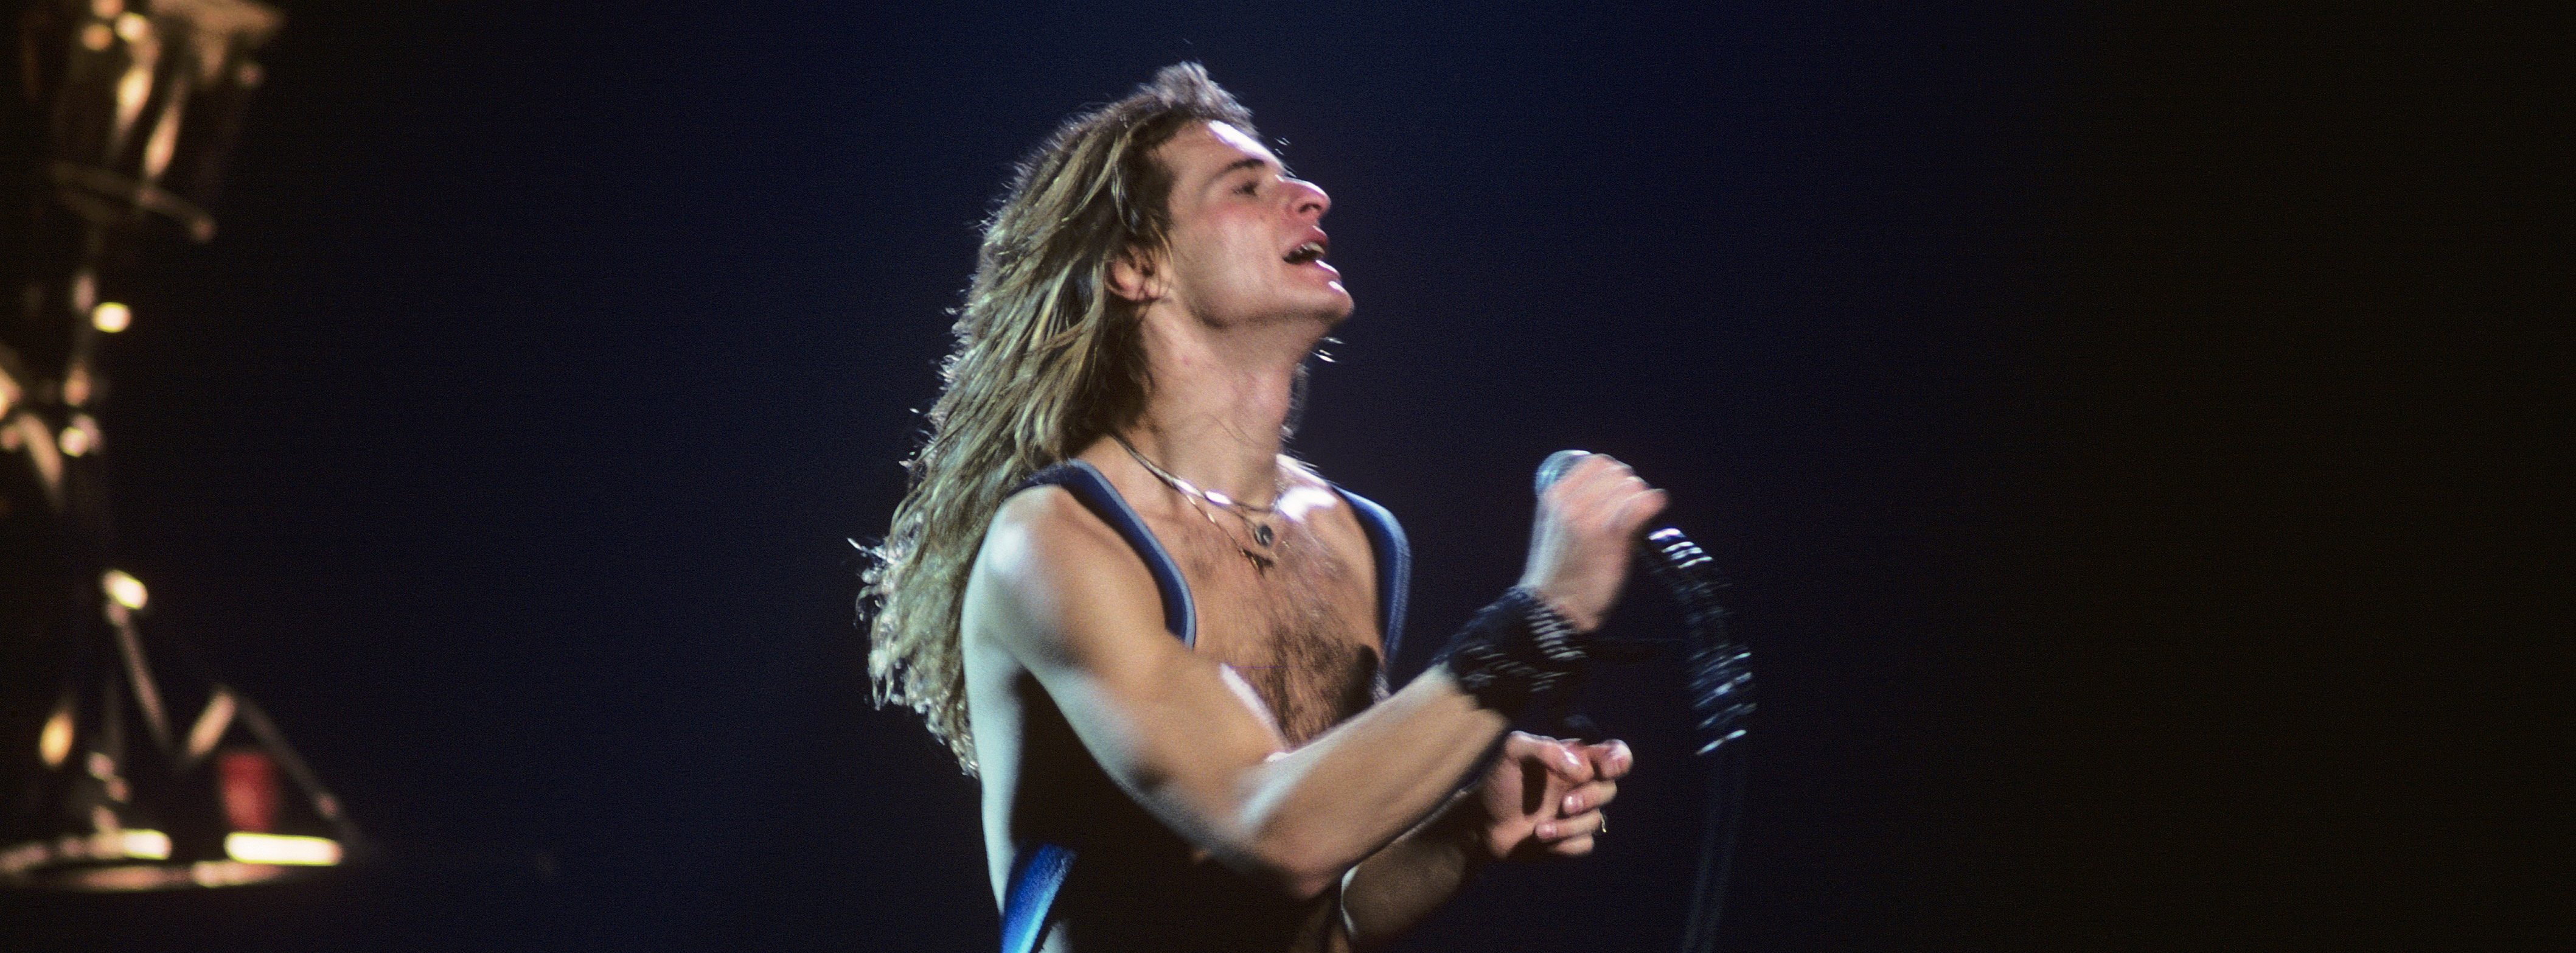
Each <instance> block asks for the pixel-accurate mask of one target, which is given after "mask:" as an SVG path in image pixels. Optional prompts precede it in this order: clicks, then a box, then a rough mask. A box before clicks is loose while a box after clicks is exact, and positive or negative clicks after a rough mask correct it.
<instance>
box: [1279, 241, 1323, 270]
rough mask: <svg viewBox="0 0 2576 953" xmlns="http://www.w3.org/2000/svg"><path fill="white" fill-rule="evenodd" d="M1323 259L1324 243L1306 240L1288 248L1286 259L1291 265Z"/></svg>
mask: <svg viewBox="0 0 2576 953" xmlns="http://www.w3.org/2000/svg"><path fill="white" fill-rule="evenodd" d="M1323 259H1324V243H1323V242H1307V243H1305V244H1303V245H1299V246H1297V247H1296V248H1294V249H1290V250H1289V252H1288V257H1287V259H1286V261H1287V262H1288V263H1289V264H1291V265H1303V264H1306V263H1308V262H1314V261H1322V260H1323Z"/></svg>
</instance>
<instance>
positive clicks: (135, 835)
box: [116, 830, 170, 860]
mask: <svg viewBox="0 0 2576 953" xmlns="http://www.w3.org/2000/svg"><path fill="white" fill-rule="evenodd" d="M116 841H117V844H116V847H117V850H116V852H117V853H121V854H124V855H125V856H127V857H139V858H142V859H144V860H169V859H170V835H168V834H164V833H161V832H160V831H147V830H131V831H118V832H116Z"/></svg>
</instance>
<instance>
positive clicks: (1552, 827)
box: [1474, 731, 1636, 859]
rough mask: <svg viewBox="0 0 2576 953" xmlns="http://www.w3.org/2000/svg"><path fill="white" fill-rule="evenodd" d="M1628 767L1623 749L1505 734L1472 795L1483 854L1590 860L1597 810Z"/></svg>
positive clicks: (1619, 744) (1598, 825)
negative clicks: (1586, 857) (1499, 751)
mask: <svg viewBox="0 0 2576 953" xmlns="http://www.w3.org/2000/svg"><path fill="white" fill-rule="evenodd" d="M1635 764H1636V756H1635V755H1634V754H1632V753H1631V752H1629V750H1628V743H1627V742H1624V741H1618V740H1615V739H1614V740H1610V741H1604V742H1601V743H1598V744H1588V745H1587V744H1582V743H1579V742H1572V741H1565V740H1561V739H1557V738H1545V737H1540V736H1538V735H1533V734H1529V733H1527V732H1519V731H1515V732H1512V733H1511V735H1510V736H1509V737H1506V738H1504V739H1503V750H1502V754H1501V755H1500V756H1499V757H1497V758H1495V759H1494V765H1493V767H1492V768H1490V769H1488V770H1487V771H1486V772H1485V781H1484V783H1483V784H1482V785H1480V786H1478V788H1477V790H1476V793H1475V795H1474V803H1475V804H1476V805H1477V806H1479V807H1481V808H1482V809H1483V818H1482V820H1483V822H1484V823H1483V830H1482V835H1483V836H1482V838H1481V841H1482V846H1483V847H1484V848H1485V850H1486V851H1487V853H1488V854H1489V855H1490V856H1492V857H1494V858H1496V859H1501V858H1505V857H1532V856H1541V855H1554V856H1559V857H1581V856H1583V855H1585V854H1589V853H1591V852H1592V845H1593V838H1594V837H1595V836H1596V835H1598V834H1599V833H1601V831H1602V830H1603V823H1604V822H1603V818H1602V814H1601V807H1602V805H1605V804H1608V803H1610V799H1611V798H1613V797H1615V796H1617V795H1618V793H1619V783H1618V780H1619V778H1621V777H1623V776H1626V775H1627V773H1628V769H1629V768H1631V767H1634V766H1635Z"/></svg>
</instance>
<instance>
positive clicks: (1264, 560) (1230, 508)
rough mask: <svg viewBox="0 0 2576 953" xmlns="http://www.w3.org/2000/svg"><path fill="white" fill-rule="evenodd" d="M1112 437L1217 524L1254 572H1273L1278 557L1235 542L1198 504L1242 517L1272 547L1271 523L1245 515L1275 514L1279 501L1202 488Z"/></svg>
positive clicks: (1258, 539) (1254, 535)
mask: <svg viewBox="0 0 2576 953" xmlns="http://www.w3.org/2000/svg"><path fill="white" fill-rule="evenodd" d="M1109 438H1110V439H1112V440H1116V441H1118V445H1119V446H1120V447H1124V448H1126V450H1127V455H1128V456H1130V457H1134V458H1135V459H1136V465H1138V466H1141V467H1144V468H1145V472H1147V473H1151V474H1153V475H1154V479H1157V480H1160V481H1162V482H1163V485H1164V486H1168V487H1171V488H1172V490H1173V491H1174V492H1177V493H1179V494H1180V495H1181V499H1183V500H1186V501H1188V502H1189V504H1190V509H1193V510H1197V511H1198V514H1199V516H1201V517H1203V518H1205V519H1206V520H1207V521H1208V525H1210V526H1214V527H1216V531H1217V532H1218V533H1219V534H1221V535H1223V536H1224V537H1225V539H1226V542H1228V543H1233V545H1234V549H1235V551H1236V552H1239V553H1242V554H1243V558H1244V559H1245V560H1246V561H1248V562H1250V563H1252V568H1253V569H1254V570H1255V571H1257V572H1261V573H1264V574H1267V573H1268V572H1270V567H1272V566H1275V565H1278V564H1279V560H1278V559H1276V558H1274V557H1270V556H1264V555H1262V554H1260V553H1256V552H1253V551H1252V550H1250V549H1247V548H1245V547H1244V545H1243V544H1242V543H1237V542H1234V534H1233V533H1232V532H1229V531H1227V530H1226V528H1225V524H1223V523H1219V522H1217V521H1216V515H1215V514H1213V513H1209V512H1208V511H1207V507H1203V506H1200V505H1199V501H1201V500H1205V501H1207V503H1208V505H1209V506H1214V507H1216V508H1217V509H1221V510H1224V511H1226V513H1227V514H1228V515H1230V516H1233V517H1234V518H1235V519H1239V520H1242V521H1243V525H1245V526H1248V527H1251V528H1252V541H1253V542H1255V543H1258V544H1260V545H1261V548H1263V549H1269V548H1270V544H1271V543H1272V542H1274V541H1276V540H1277V538H1278V537H1277V535H1276V534H1274V533H1273V532H1271V529H1270V524H1268V523H1264V522H1262V521H1260V520H1256V519H1253V518H1252V517H1251V516H1248V515H1245V514H1246V513H1247V512H1251V513H1259V514H1261V515H1263V516H1269V515H1272V514H1273V513H1276V512H1277V511H1278V501H1276V500H1273V501H1271V504H1272V505H1270V506H1254V505H1252V504H1250V503H1239V502H1236V501H1235V500H1234V499H1233V498H1231V497H1228V496H1226V495H1225V494H1223V493H1219V492H1216V491H1213V490H1202V489H1199V488H1198V487H1197V486H1194V485H1192V484H1191V483H1190V481H1188V480H1184V479H1181V478H1180V477H1177V476H1174V475H1172V472H1171V471H1169V470H1165V469H1163V468H1162V467H1161V466H1159V465H1156V464H1155V463H1154V461H1152V460H1148V459H1146V458H1145V454H1144V453H1143V452H1142V451H1139V450H1137V449H1136V445H1135V444H1132V443H1128V442H1127V438H1126V437H1124V436H1120V435H1118V434H1110V435H1109Z"/></svg>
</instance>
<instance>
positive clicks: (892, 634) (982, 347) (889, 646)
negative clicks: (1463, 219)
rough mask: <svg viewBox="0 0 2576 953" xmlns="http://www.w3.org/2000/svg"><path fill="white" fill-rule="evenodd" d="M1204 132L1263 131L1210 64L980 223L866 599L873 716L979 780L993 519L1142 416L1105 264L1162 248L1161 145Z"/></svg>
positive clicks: (1123, 111)
mask: <svg viewBox="0 0 2576 953" xmlns="http://www.w3.org/2000/svg"><path fill="white" fill-rule="evenodd" d="M1205 121H1217V122H1224V123H1229V124H1232V125H1234V126H1236V127H1238V128H1241V129H1243V130H1244V131H1245V132H1246V133H1251V132H1252V114H1251V113H1250V112H1249V111H1247V110H1245V109H1244V108H1243V105H1242V104H1241V103H1238V102H1236V101H1235V99H1234V96H1233V94H1231V93H1228V92H1226V91H1225V89H1224V88H1223V87H1220V86H1218V85H1217V84H1216V83H1215V82H1214V81H1212V80H1210V79H1208V75H1207V70H1206V69H1205V68H1203V67H1201V66H1200V65H1199V64H1197V63H1181V64H1178V65H1174V66H1167V67H1164V68H1163V69H1162V70H1161V71H1159V72H1157V73H1155V74H1154V78H1153V80H1152V81H1150V82H1147V83H1145V84H1144V85H1142V86H1139V87H1137V88H1136V91H1135V92H1133V93H1131V94H1129V95H1128V96H1127V97H1126V98H1124V99H1121V100H1119V101H1117V102H1114V103H1111V104H1109V105H1107V106H1102V107H1099V108H1097V109H1093V110H1091V111H1089V112H1085V113H1082V114H1080V115H1077V116H1075V117H1073V118H1072V119H1069V120H1066V121H1065V123H1064V124H1063V125H1062V126H1059V127H1057V129H1056V131H1055V134H1054V135H1051V136H1049V137H1047V140H1046V143H1045V144H1044V145H1042V146H1039V147H1038V149H1037V150H1036V151H1034V152H1031V153H1030V154H1029V155H1028V157H1027V158H1025V159H1022V160H1021V161H1020V163H1019V165H1018V166H1017V167H1016V168H1015V170H1014V172H1013V175H1012V177H1011V184H1010V188H1009V190H1008V191H1006V192H1004V193H1003V194H1002V198H1001V199H1000V201H999V202H997V203H996V204H995V207H994V210H993V214H992V216H991V217H990V218H987V219H986V220H985V222H984V242H983V247H982V249H981V251H980V252H979V253H978V255H977V256H976V263H975V278H974V280H973V282H972V283H971V284H969V285H968V287H967V290H966V303H965V307H964V308H963V309H961V310H960V311H959V312H958V315H959V317H958V319H957V325H956V329H955V334H956V338H957V345H956V349H955V350H953V351H951V352H950V353H949V355H948V359H947V360H946V361H945V362H944V363H942V364H941V365H940V377H941V379H942V381H943V383H944V387H943V389H942V391H941V392H940V395H939V401H938V402H937V403H935V404H933V405H931V408H930V413H929V415H928V417H929V429H928V432H927V434H926V436H925V439H924V440H923V442H922V446H921V449H920V451H919V452H918V453H915V454H914V455H913V457H912V459H910V460H907V461H905V463H904V468H905V469H906V470H907V471H910V486H909V488H908V489H907V491H906V492H905V494H904V497H903V501H902V502H901V503H898V504H896V505H895V510H894V524H893V528H892V530H891V531H890V532H888V533H887V534H886V538H885V541H884V542H883V543H881V544H879V545H877V546H876V547H874V548H872V549H870V550H869V553H868V555H869V556H870V557H871V558H870V565H869V566H868V568H867V569H866V570H865V571H864V572H863V573H862V576H861V578H862V580H863V581H864V582H865V584H866V585H865V587H864V588H862V589H861V590H860V595H859V613H860V619H861V620H862V622H863V624H864V625H866V627H867V629H868V637H869V642H870V645H869V650H868V677H869V680H870V682H871V683H872V684H873V685H874V687H875V699H876V703H877V705H878V706H879V707H883V706H885V705H887V704H899V705H903V706H906V707H909V708H911V709H912V710H914V711H917V712H920V713H921V717H922V720H923V721H924V722H926V723H927V724H928V725H929V728H930V733H931V734H932V735H933V736H935V737H937V738H938V739H939V740H941V741H943V742H945V743H947V745H948V748H949V750H950V751H952V752H954V753H955V754H956V755H957V761H958V764H959V765H960V766H962V767H963V768H964V769H965V770H966V773H968V774H970V775H971V774H974V773H976V762H975V737H974V734H973V733H972V732H971V731H970V730H969V726H968V724H967V715H966V681H965V665H964V652H963V646H962V644H961V642H960V638H959V632H958V618H959V612H960V609H961V604H962V602H963V598H962V597H963V596H964V595H965V592H966V579H967V576H968V574H969V573H970V572H972V571H973V569H974V566H975V555H976V551H977V550H978V549H979V548H981V547H982V545H983V540H984V531H985V530H986V529H987V528H988V527H989V526H990V525H991V523H992V519H993V513H994V511H995V510H996V509H998V508H999V507H1000V506H1001V504H1002V500H1003V498H1004V497H1007V496H1009V495H1010V493H1011V491H1012V490H1013V489H1014V488H1015V487H1017V486H1019V484H1020V482H1021V481H1022V480H1025V479H1027V478H1028V477H1029V475H1030V474H1032V473H1035V472H1037V471H1038V470H1039V469H1040V468H1043V467H1045V466H1047V465H1049V464H1053V463H1056V462H1058V461H1062V460H1065V459H1068V458H1071V457H1072V456H1073V455H1074V454H1076V453H1079V452H1081V450H1082V449H1083V448H1084V447H1087V446H1089V445H1091V443H1092V442H1093V441H1096V440H1098V439H1100V438H1101V437H1102V436H1104V435H1107V434H1109V433H1112V432H1114V431H1115V430H1117V429H1118V428H1120V427H1124V426H1126V425H1128V424H1129V423H1132V422H1134V420H1135V419H1136V416H1137V415H1138V414H1139V413H1141V412H1142V411H1143V409H1144V406H1145V395H1146V393H1147V390H1148V388H1150V387H1151V386H1152V382H1151V381H1150V380H1148V379H1147V374H1146V369H1145V354H1144V347H1143V338H1142V335H1141V333H1140V331H1139V329H1138V327H1137V317H1138V316H1137V312H1136V310H1135V309H1134V308H1133V307H1131V306H1130V305H1129V304H1128V303H1127V302H1125V301H1123V300H1121V299H1119V298H1118V297H1117V296H1116V295H1114V294H1110V293H1108V291H1107V290H1106V289H1107V286H1108V281H1109V268H1110V265H1111V263H1112V262H1114V261H1116V260H1117V259H1118V257H1119V256H1121V255H1123V254H1127V253H1130V252H1131V251H1153V250H1158V249H1160V248H1161V247H1162V243H1163V241H1164V237H1165V233H1166V230H1167V229H1168V227H1169V224H1170V223H1169V216H1168V208H1167V205H1166V199H1167V198H1169V196H1170V192H1171V184H1172V182H1171V172H1170V170H1168V169H1166V168H1164V167H1163V165H1162V163H1161V162H1159V161H1157V160H1156V159H1155V158H1154V157H1153V152H1154V149H1155V148H1156V147H1158V146H1160V145H1162V144H1163V143H1165V142H1168V141H1170V140H1171V139H1172V137H1173V136H1174V135H1177V134H1179V133H1180V132H1181V131H1182V130H1183V129H1185V128H1187V127H1188V126H1189V125H1190V124H1192V123H1195V122H1205Z"/></svg>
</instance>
